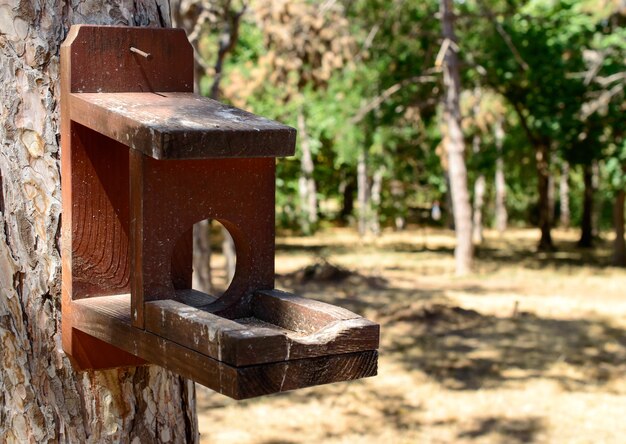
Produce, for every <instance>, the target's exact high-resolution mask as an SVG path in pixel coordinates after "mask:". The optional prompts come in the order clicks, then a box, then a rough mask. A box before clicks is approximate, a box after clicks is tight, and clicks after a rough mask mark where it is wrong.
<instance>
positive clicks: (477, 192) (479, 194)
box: [472, 174, 487, 244]
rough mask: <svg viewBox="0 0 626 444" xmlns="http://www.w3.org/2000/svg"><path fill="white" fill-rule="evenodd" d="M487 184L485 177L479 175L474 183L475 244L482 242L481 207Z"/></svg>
mask: <svg viewBox="0 0 626 444" xmlns="http://www.w3.org/2000/svg"><path fill="white" fill-rule="evenodd" d="M486 190H487V184H486V179H485V175H484V174H481V175H480V176H478V177H477V178H476V182H474V212H473V235H472V237H473V239H474V243H475V244H481V243H482V242H483V206H484V204H485V191H486Z"/></svg>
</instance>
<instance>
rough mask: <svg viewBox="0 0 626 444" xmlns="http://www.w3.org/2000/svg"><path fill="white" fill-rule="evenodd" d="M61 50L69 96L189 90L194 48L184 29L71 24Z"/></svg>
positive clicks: (191, 85)
mask: <svg viewBox="0 0 626 444" xmlns="http://www.w3.org/2000/svg"><path fill="white" fill-rule="evenodd" d="M131 47H135V48H137V49H140V50H141V51H144V52H147V53H149V54H150V58H145V57H143V56H141V55H139V54H136V53H134V52H131V51H130V48H131ZM69 48H71V50H69ZM64 49H67V50H66V51H64ZM61 51H62V52H63V53H64V55H65V58H66V59H68V58H69V59H70V60H69V61H70V66H69V68H70V72H69V79H68V80H69V85H68V86H69V92H74V93H75V92H107V93H113V92H149V91H163V92H193V66H194V65H193V63H194V61H193V48H192V47H191V44H190V43H189V41H188V40H187V36H186V35H185V31H184V30H182V29H162V28H133V27H128V26H94V25H74V26H72V28H71V29H70V32H69V34H68V36H67V39H66V40H65V42H64V43H63V45H62V46H61Z"/></svg>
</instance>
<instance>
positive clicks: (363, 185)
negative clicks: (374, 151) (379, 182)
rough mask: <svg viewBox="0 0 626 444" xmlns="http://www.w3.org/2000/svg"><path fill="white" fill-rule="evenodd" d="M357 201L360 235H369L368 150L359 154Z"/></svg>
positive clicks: (363, 150) (364, 149)
mask: <svg viewBox="0 0 626 444" xmlns="http://www.w3.org/2000/svg"><path fill="white" fill-rule="evenodd" d="M356 183H357V200H358V204H359V223H358V225H359V235H360V236H361V237H363V236H365V234H366V233H367V220H368V217H367V213H368V211H369V194H370V193H369V183H368V180H367V150H366V148H363V149H362V150H361V152H360V153H359V158H358V160H357V166H356Z"/></svg>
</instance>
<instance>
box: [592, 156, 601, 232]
mask: <svg viewBox="0 0 626 444" xmlns="http://www.w3.org/2000/svg"><path fill="white" fill-rule="evenodd" d="M599 188H600V163H599V162H598V161H597V160H595V159H594V160H593V161H592V162H591V196H592V200H595V196H596V192H597V191H598V189H599ZM591 235H592V236H593V239H597V238H598V236H600V205H595V204H594V205H592V209H591Z"/></svg>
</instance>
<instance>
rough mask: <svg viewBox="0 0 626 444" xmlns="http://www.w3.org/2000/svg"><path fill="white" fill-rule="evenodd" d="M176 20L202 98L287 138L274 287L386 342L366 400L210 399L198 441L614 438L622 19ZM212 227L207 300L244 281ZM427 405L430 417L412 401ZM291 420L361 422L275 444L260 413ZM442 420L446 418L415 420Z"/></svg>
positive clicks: (499, 12) (214, 16)
mask: <svg viewBox="0 0 626 444" xmlns="http://www.w3.org/2000/svg"><path fill="white" fill-rule="evenodd" d="M172 9H173V14H174V17H173V19H174V22H175V25H176V26H179V27H183V28H185V29H186V30H187V33H188V36H189V38H190V40H191V41H192V43H193V45H194V47H195V50H196V54H195V55H196V62H197V67H198V70H197V83H198V84H197V89H198V90H199V91H200V92H201V93H202V94H204V95H206V96H210V97H212V98H215V99H219V100H221V101H225V102H227V103H231V104H233V105H235V106H237V107H241V108H244V109H247V110H249V111H252V112H254V113H256V114H260V115H263V116H266V117H269V118H272V119H275V120H278V121H281V122H284V123H287V124H290V125H291V126H293V127H295V128H297V130H298V144H297V151H296V156H294V157H292V158H287V159H278V162H277V224H278V228H279V233H280V234H281V237H279V239H278V243H277V256H278V262H277V271H278V273H279V276H278V282H279V284H281V285H282V286H283V287H287V288H290V289H292V290H294V291H299V292H300V293H304V294H307V295H311V296H313V297H317V298H320V299H324V300H328V301H332V302H334V303H337V304H339V305H344V306H347V307H348V308H351V309H353V310H355V311H358V312H360V313H364V314H366V315H368V316H370V317H371V318H373V319H376V320H377V321H379V322H381V323H382V325H383V330H382V332H383V343H382V346H383V348H382V350H381V356H382V358H381V376H379V377H378V378H374V379H373V380H371V381H374V382H370V381H366V382H359V383H355V384H354V385H351V386H350V387H349V388H344V389H336V388H332V387H331V388H321V389H311V390H312V391H303V392H302V393H305V394H304V395H302V394H300V392H299V393H297V394H293V395H281V396H282V397H281V396H278V397H271V398H269V400H267V401H263V400H260V401H249V402H246V403H239V404H229V403H228V402H227V401H225V400H222V398H220V397H219V395H209V394H205V397H206V398H205V400H204V402H205V404H204V405H205V407H206V408H207V409H208V410H207V413H206V421H207V426H206V428H205V433H208V435H204V436H208V437H209V439H213V440H215V439H218V438H219V439H218V441H219V442H222V441H224V442H231V441H229V440H232V442H264V443H270V442H272V443H278V442H320V441H322V442H361V441H363V442H365V441H367V442H380V441H379V440H380V439H383V438H384V439H389V440H391V442H415V441H414V439H420V440H421V441H424V440H425V441H427V442H431V441H432V442H451V441H452V442H461V441H471V442H479V441H481V440H485V442H493V441H494V440H495V441H498V440H499V441H498V442H500V441H501V442H529V441H547V442H554V440H555V439H556V440H558V441H563V442H603V441H606V442H619V438H618V437H619V436H621V437H622V438H623V433H624V432H626V430H625V429H626V425H625V424H624V421H623V420H621V419H619V412H620V411H622V412H623V411H624V408H626V402H625V401H624V396H625V395H626V381H625V380H624V370H625V369H626V339H625V337H624V327H625V326H624V325H623V323H624V315H626V306H625V305H624V301H622V299H623V298H620V297H619V296H620V295H621V294H622V293H623V288H626V287H625V285H626V275H625V274H623V272H622V271H621V270H619V269H618V268H607V267H608V266H610V265H613V266H617V267H624V266H625V265H626V248H625V242H624V205H625V200H626V199H625V191H626V134H625V124H624V122H625V119H624V115H625V111H626V100H625V92H624V88H625V85H626V28H625V27H624V25H625V24H626V3H624V1H623V0H462V1H453V0H423V1H414V0H323V1H321V0H320V1H306V0H296V1H287V0H250V1H245V2H242V1H240V0H215V1H201V0H176V1H172ZM215 224H216V223H214V224H213V225H215ZM210 229H211V228H210V227H209V225H208V223H205V225H199V226H198V227H197V228H196V233H195V243H196V249H195V250H194V251H199V252H201V253H202V254H203V255H204V256H198V257H200V258H202V257H206V253H207V251H210V250H211V249H212V248H213V249H214V250H215V249H216V248H217V244H216V242H217V241H216V239H219V242H221V243H222V244H223V253H224V254H223V257H222V256H220V257H218V258H217V259H216V260H214V261H213V262H212V264H207V263H206V261H204V262H202V261H199V262H197V263H196V274H195V275H194V276H195V278H196V279H197V280H199V281H200V283H197V286H201V287H203V288H204V289H211V287H214V289H215V288H219V287H220V285H221V286H222V287H223V286H225V285H227V283H228V278H229V276H232V273H234V248H233V246H232V242H229V236H228V233H227V232H225V231H223V232H222V233H221V235H220V234H218V233H217V231H216V227H215V226H214V227H213V236H212V237H210V236H209V235H208V233H209V232H210ZM453 251H454V255H453ZM203 268H204V270H203ZM220 279H221V281H220ZM217 281H220V282H221V284H220V283H219V282H217ZM216 282H217V283H216ZM425 325H426V326H427V327H428V328H426V329H424V326H425ZM433 332H434V333H433ZM385 335H387V336H385ZM455 338H456V339H455ZM449 341H452V342H449ZM411 356H412V357H411ZM376 381H378V382H376ZM393 381H395V383H394V382H393ZM450 381H452V382H450ZM511 381H517V384H518V385H514V386H509V384H510V383H512V382H511ZM522 381H523V382H522ZM395 384H404V388H405V389H404V390H398V389H397V387H396V386H395ZM459 384H460V387H459ZM533 384H535V385H533ZM537 384H539V385H537ZM550 384H557V386H558V387H557V386H555V387H557V388H555V387H553V386H552V385H550ZM418 386H420V387H422V388H418ZM352 387H356V388H352ZM392 387H396V388H395V389H394V388H392ZM423 387H426V389H424V388H423ZM316 390H317V391H316ZM420 390H421V391H420ZM458 390H470V391H472V393H473V395H472V396H473V397H471V396H470V397H464V396H460V395H459V391H458ZM490 390H493V392H490ZM589 390H591V391H592V392H593V393H595V395H594V396H592V397H588V396H586V395H588V394H589ZM542 392H543V393H549V396H548V397H544V396H542V395H541V393H542ZM372 393H373V395H372ZM530 393H534V394H530ZM572 393H574V394H573V395H572ZM408 394H411V395H415V397H413V398H411V399H408V398H406V396H408ZM444 394H445V396H444ZM577 394H581V396H580V397H578V395H577ZM570 395H571V396H570ZM216 396H217V398H216ZM289 396H292V397H291V398H289ZM433 396H434V397H439V398H438V399H439V401H438V402H439V404H437V405H435V406H433V405H432V404H431V405H430V406H425V405H422V404H420V401H419V399H423V398H424V397H426V398H429V397H433ZM468 396H469V395H468ZM611 396H615V398H611ZM328 397H330V398H331V399H334V400H335V401H336V403H331V404H330V405H328V404H325V403H326V402H327V401H326V399H327V398H328ZM607 397H608V398H607ZM296 398H297V399H296ZM201 399H202V398H201ZM337 399H339V400H338V401H337ZM341 399H344V400H347V399H349V400H350V401H345V409H343V407H341V406H342V405H343V404H342V402H344V401H341ZM407 399H408V400H407ZM292 401H293V403H292ZM335 401H333V402H335ZM360 403H368V405H370V407H371V406H373V405H378V407H377V408H375V409H374V411H375V413H371V415H370V416H367V415H366V416H365V417H360V416H359V415H362V414H361V413H358V412H357V413H355V412H353V411H352V413H351V410H350V409H354V408H356V407H355V404H356V405H357V406H358V404H360ZM377 403H378V404H377ZM459 403H469V404H471V405H473V407H466V408H465V410H464V409H463V408H460V407H459V406H458V404H459ZM305 404H306V406H305ZM513 404H515V407H513ZM338 405H339V407H338ZM494 406H495V407H494ZM568 406H571V409H569V407H568ZM602 406H610V408H611V409H612V410H610V411H612V412H613V413H610V412H609V410H608V407H607V410H605V409H604V408H603V407H602ZM218 407H223V410H221V412H222V413H216V409H217V408H218ZM291 407H293V408H294V409H296V410H298V409H302V410H301V411H303V412H308V413H307V414H309V415H313V417H316V416H315V415H316V413H315V412H316V410H315V409H318V410H320V409H321V411H333V412H335V413H333V414H334V415H338V416H337V417H338V418H343V417H344V416H345V417H346V418H348V417H350V415H353V416H355V415H356V417H357V418H356V419H354V421H353V423H354V424H356V425H353V426H348V425H346V426H345V427H344V428H341V427H339V429H337V427H336V424H335V423H333V424H335V425H323V426H320V427H319V428H318V427H317V425H319V424H322V423H323V424H325V423H324V420H323V418H322V416H323V415H322V416H320V415H318V416H317V417H318V423H315V424H317V425H315V424H313V425H311V424H309V426H306V424H305V423H306V421H305V420H304V417H303V416H302V415H298V417H293V418H292V419H289V421H293V424H292V423H291V422H290V423H289V424H291V425H292V426H293V427H292V426H289V427H287V429H289V430H292V431H293V433H294V435H293V436H287V437H286V435H285V433H284V432H285V430H284V425H283V426H280V425H275V426H273V427H274V428H282V430H281V433H282V434H278V433H277V434H276V436H281V438H280V439H279V438H276V437H275V436H274V435H273V434H272V433H273V432H272V427H271V423H272V421H270V420H268V417H269V416H268V415H270V416H271V415H278V416H281V415H283V413H281V412H284V410H285V409H286V408H291ZM340 407H341V408H340ZM372 408H373V407H372ZM437 408H440V410H441V409H442V410H441V411H442V412H444V411H445V412H446V413H442V414H441V415H442V416H441V418H439V419H437V418H433V417H429V416H428V415H426V417H424V414H421V413H416V412H418V411H419V412H423V411H424V409H425V410H426V411H431V412H439V410H437ZM472 408H473V409H474V410H472ZM509 408H510V414H509V413H507V414H505V415H504V416H502V410H508V409H509ZM338 409H339V410H338ZM342 409H343V410H342ZM594 409H595V410H594ZM335 410H337V411H335ZM366 410H367V409H366ZM533 410H534V412H533ZM259 412H260V413H259ZM590 412H591V413H590ZM607 412H608V413H607ZM216 415H217V416H219V417H220V421H219V422H220V426H219V427H217V428H216V426H215V422H214V421H215V418H216ZM342 415H343V416H342ZM377 415H378V416H377ZM414 415H418V416H417V417H416V416H414ZM420 415H421V416H420ZM433 415H434V416H437V413H433ZM589 415H592V416H593V418H595V419H594V420H593V421H591V420H590V419H589ZM615 415H617V416H615ZM281 417H282V416H281ZM286 417H288V418H291V417H290V416H286ZM237 418H239V419H237ZM243 418H248V421H246V420H244V419H243ZM442 418H443V419H442ZM520 418H521V419H520ZM319 421H321V422H319ZM346 421H347V422H346V424H348V423H350V421H348V420H347V419H346ZM377 421H380V425H379V427H378V428H376V427H374V426H373V424H378V422H377ZM390 421H391V422H390ZM437 421H439V422H437ZM446 421H448V422H446ZM589 421H591V422H589ZM368 422H369V424H371V425H372V426H371V427H369V426H368V425H367V423H368ZM277 424H278V423H277ZM294 424H295V425H294ZM303 424H305V425H303ZM341 424H343V423H341ZM583 425H584V427H586V428H585V430H587V429H588V430H587V431H588V432H589V433H588V434H586V433H583V432H580V427H582V426H583ZM264 427H265V428H264ZM220 430H222V432H220ZM245 430H248V431H249V432H250V433H249V434H248V435H246V434H245V433H247V432H245ZM333 430H334V432H333ZM216 433H217V434H216ZM219 433H222V434H221V435H219ZM229 433H230V434H229ZM324 433H326V434H324ZM620 434H621V435H620ZM367 437H369V438H367ZM433 437H435V438H433ZM598 437H600V439H599V440H597V438H598ZM207 442H208V441H207Z"/></svg>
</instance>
